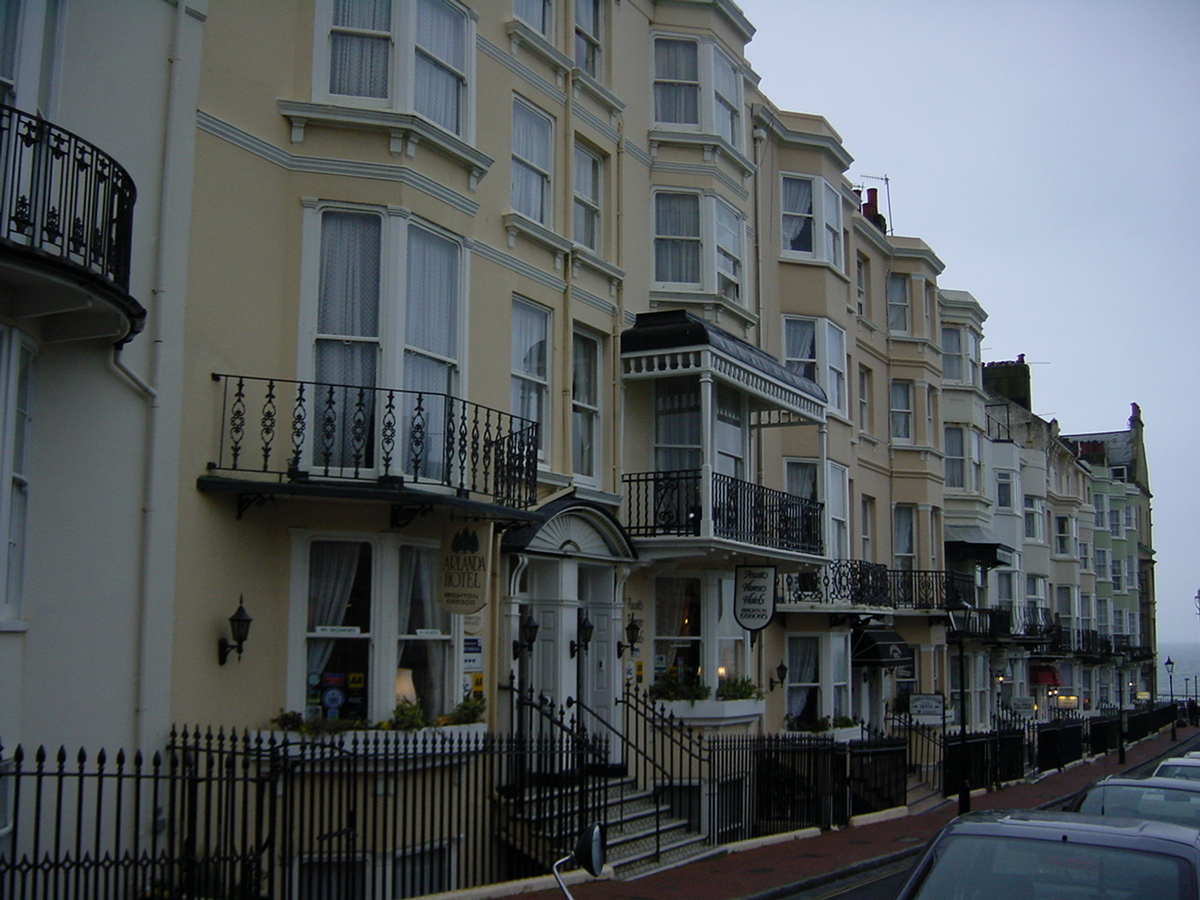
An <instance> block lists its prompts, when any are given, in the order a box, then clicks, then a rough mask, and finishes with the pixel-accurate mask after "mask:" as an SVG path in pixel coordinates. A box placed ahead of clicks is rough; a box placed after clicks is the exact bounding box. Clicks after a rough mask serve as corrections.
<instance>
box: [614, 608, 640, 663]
mask: <svg viewBox="0 0 1200 900" xmlns="http://www.w3.org/2000/svg"><path fill="white" fill-rule="evenodd" d="M625 639H626V640H627V641H629V643H628V644H622V643H621V642H620V641H617V657H618V658H619V657H621V656H623V655H624V653H625V651H626V650H632V649H633V648H634V647H636V646H637V645H638V644H639V643H641V640H642V626H641V624H640V623H639V622H638V620H637V619H635V618H634V617H633V616H630V617H629V624H628V625H626V626H625Z"/></svg>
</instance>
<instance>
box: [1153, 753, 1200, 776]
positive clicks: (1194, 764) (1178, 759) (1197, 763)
mask: <svg viewBox="0 0 1200 900" xmlns="http://www.w3.org/2000/svg"><path fill="white" fill-rule="evenodd" d="M1154 776H1155V777H1156V778H1186V779H1188V780H1189V781H1200V757H1197V756H1192V755H1191V754H1188V755H1186V756H1173V757H1171V758H1170V759H1164V760H1163V761H1162V762H1160V763H1159V764H1158V767H1157V768H1156V769H1155V770H1154Z"/></svg>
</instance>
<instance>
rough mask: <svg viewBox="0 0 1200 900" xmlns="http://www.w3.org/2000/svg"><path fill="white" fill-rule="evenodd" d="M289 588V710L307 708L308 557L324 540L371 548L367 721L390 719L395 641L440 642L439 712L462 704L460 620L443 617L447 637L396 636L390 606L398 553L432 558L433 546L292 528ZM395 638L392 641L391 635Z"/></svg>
mask: <svg viewBox="0 0 1200 900" xmlns="http://www.w3.org/2000/svg"><path fill="white" fill-rule="evenodd" d="M291 538H292V551H291V576H290V577H291V584H290V591H291V593H290V596H291V598H292V602H291V603H289V604H288V654H287V660H288V661H287V685H286V687H285V690H284V696H285V700H286V703H287V708H288V709H294V710H304V709H305V708H306V706H307V702H306V700H307V694H308V687H307V677H306V676H307V674H308V673H307V671H306V670H307V667H308V661H307V657H308V652H307V646H308V640H309V638H310V633H309V631H308V621H307V620H308V590H309V588H308V583H309V565H310V562H309V552H310V547H311V546H312V545H313V544H314V543H318V542H323V541H329V542H338V543H354V544H362V543H365V544H370V545H371V565H372V571H371V573H370V575H371V618H370V634H369V635H364V636H362V638H361V639H362V640H364V641H368V642H369V643H370V645H371V646H370V650H369V654H370V662H369V666H370V670H369V671H368V672H367V673H366V675H367V679H368V682H367V683H368V690H369V691H370V693H369V695H368V698H367V718H368V719H369V720H370V721H374V722H378V721H382V720H384V719H390V718H391V716H392V713H393V711H394V709H395V706H396V690H397V685H396V680H397V679H396V675H397V670H398V668H399V660H400V642H401V641H402V640H404V639H406V638H407V639H420V640H438V641H445V642H446V644H447V647H448V653H449V657H448V659H447V660H446V670H445V672H444V673H443V677H444V679H445V682H444V684H443V685H442V692H443V696H444V698H445V705H446V706H447V707H448V708H447V709H446V710H445V711H444V712H447V713H448V712H450V708H453V706H454V704H455V703H456V702H457V701H458V700H459V699H461V698H460V697H459V695H458V693H457V691H458V688H459V687H461V685H460V684H458V681H459V680H460V678H461V675H460V674H459V673H461V671H462V658H461V644H462V617H461V616H455V615H448V616H447V619H448V621H449V633H448V634H442V633H439V634H437V635H432V634H419V635H418V634H414V633H411V632H406V633H405V634H404V635H402V634H401V633H400V630H399V621H398V618H397V607H396V604H395V602H394V601H395V599H396V589H397V585H399V583H400V578H401V577H402V573H401V566H400V551H401V548H402V547H406V546H407V547H412V548H414V549H417V550H424V551H433V552H434V554H435V555H436V551H437V549H438V546H439V545H437V544H436V543H433V542H429V541H417V540H413V539H411V538H404V537H402V536H401V535H398V534H388V533H377V532H330V531H316V530H308V529H294V530H293V531H292V534H291ZM392 635H394V636H395V640H391V639H390V636H392Z"/></svg>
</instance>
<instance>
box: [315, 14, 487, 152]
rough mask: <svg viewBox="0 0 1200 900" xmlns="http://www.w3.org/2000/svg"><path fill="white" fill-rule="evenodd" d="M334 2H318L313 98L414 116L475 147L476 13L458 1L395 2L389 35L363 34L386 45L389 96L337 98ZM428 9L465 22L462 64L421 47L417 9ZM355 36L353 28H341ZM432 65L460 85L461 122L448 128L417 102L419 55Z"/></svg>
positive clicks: (380, 33)
mask: <svg viewBox="0 0 1200 900" xmlns="http://www.w3.org/2000/svg"><path fill="white" fill-rule="evenodd" d="M334 4H335V0H316V8H315V14H314V23H315V35H314V40H313V48H314V54H313V73H312V77H313V82H312V97H313V100H314V101H316V102H319V103H330V104H334V105H337V106H352V107H367V108H376V109H387V110H393V111H396V112H411V113H414V114H415V115H418V116H421V118H423V119H425V120H426V121H428V122H430V123H432V124H433V125H434V126H435V127H436V128H439V129H441V130H442V131H445V132H447V133H449V134H454V135H456V136H457V137H459V138H462V139H463V140H464V141H466V142H467V143H473V142H474V138H475V133H474V121H475V114H474V110H475V20H476V14H475V13H473V12H472V11H471V10H470V9H468V8H467V7H465V6H463V5H462V4H461V3H458V2H456V0H417V2H411V0H391V8H390V16H389V28H388V29H387V31H386V32H384V31H379V32H364V34H366V35H367V36H377V37H378V38H379V39H380V40H383V39H385V38H386V40H387V41H388V45H389V49H388V76H387V96H385V97H369V96H359V95H354V94H334V93H333V92H332V91H331V89H330V83H329V82H330V67H331V65H332V60H333V53H332V49H331V42H332V34H333V32H334V30H335V26H334V24H333V13H334ZM422 4H430V8H438V9H441V10H445V11H446V12H447V13H449V14H452V15H456V16H460V17H461V18H462V45H461V47H460V48H459V50H460V52H461V65H460V66H459V67H456V66H455V65H454V64H453V63H454V62H455V61H453V60H447V59H442V58H440V57H438V56H437V55H436V54H435V53H434V50H433V48H430V47H421V46H420V45H419V42H418V35H417V27H418V25H417V23H418V14H419V7H420V6H421V5H422ZM343 30H345V31H353V29H343ZM418 54H420V55H423V56H424V57H426V58H428V59H430V60H432V61H434V64H436V65H438V66H440V67H441V68H442V69H444V70H445V71H447V72H450V73H452V74H453V76H454V77H455V78H457V79H458V80H459V82H460V94H459V98H458V106H457V108H458V122H457V124H456V126H455V127H448V126H447V125H446V124H445V123H443V122H438V121H437V120H436V119H434V118H432V117H430V116H428V115H426V114H424V113H422V112H421V111H419V109H418V106H419V103H420V101H419V99H418V97H417V84H416V83H417V55H418Z"/></svg>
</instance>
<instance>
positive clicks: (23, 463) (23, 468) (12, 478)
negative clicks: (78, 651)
mask: <svg viewBox="0 0 1200 900" xmlns="http://www.w3.org/2000/svg"><path fill="white" fill-rule="evenodd" d="M36 356H37V351H36V348H35V345H34V343H33V342H32V341H31V340H30V339H29V338H28V337H26V336H25V335H23V334H22V333H21V332H20V331H18V330H17V329H15V328H11V327H9V326H6V325H0V438H2V441H3V442H2V443H0V469H2V470H3V471H4V472H5V473H7V477H5V478H4V479H3V480H2V481H0V535H3V536H4V538H5V541H4V544H5V547H6V548H7V549H6V552H5V553H4V554H2V555H0V586H3V591H4V593H3V595H2V596H0V621H6V620H9V621H11V620H17V619H20V618H21V615H22V607H23V602H22V601H23V595H24V571H25V537H26V531H25V527H26V517H27V508H28V494H29V451H30V437H31V431H32V428H33V404H34V400H35V398H34V386H35V385H34V382H35V374H36V373H35V370H34V362H35V359H36ZM0 813H2V810H0Z"/></svg>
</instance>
